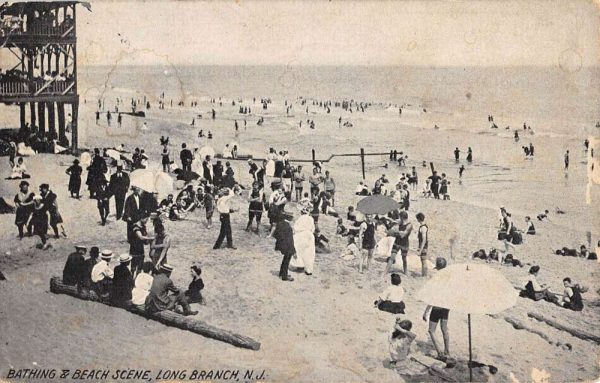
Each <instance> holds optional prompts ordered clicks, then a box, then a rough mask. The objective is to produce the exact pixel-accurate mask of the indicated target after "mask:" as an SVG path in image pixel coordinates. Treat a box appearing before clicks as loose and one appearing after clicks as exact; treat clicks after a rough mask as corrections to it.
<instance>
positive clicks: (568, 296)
mask: <svg viewBox="0 0 600 383" xmlns="http://www.w3.org/2000/svg"><path fill="white" fill-rule="evenodd" d="M563 286H565V291H564V293H563V298H562V302H561V305H562V307H564V308H566V309H569V310H573V311H581V310H583V298H582V297H581V293H583V292H585V290H584V289H582V288H581V287H580V286H579V285H578V284H573V282H572V281H571V278H569V277H567V278H565V279H563Z"/></svg>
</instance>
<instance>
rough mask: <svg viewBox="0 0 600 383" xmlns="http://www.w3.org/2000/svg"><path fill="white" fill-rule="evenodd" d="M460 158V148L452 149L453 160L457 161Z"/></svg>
mask: <svg viewBox="0 0 600 383" xmlns="http://www.w3.org/2000/svg"><path fill="white" fill-rule="evenodd" d="M459 160H460V150H459V149H458V148H455V149H454V161H456V162H458V161H459Z"/></svg>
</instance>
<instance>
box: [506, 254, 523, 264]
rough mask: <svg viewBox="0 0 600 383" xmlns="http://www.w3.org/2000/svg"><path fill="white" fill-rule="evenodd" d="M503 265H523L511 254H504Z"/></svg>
mask: <svg viewBox="0 0 600 383" xmlns="http://www.w3.org/2000/svg"><path fill="white" fill-rule="evenodd" d="M503 265H505V266H512V267H523V263H521V261H519V260H518V259H516V258H514V257H513V255H512V254H506V257H504V263H503Z"/></svg>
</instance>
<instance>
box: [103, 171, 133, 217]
mask: <svg viewBox="0 0 600 383" xmlns="http://www.w3.org/2000/svg"><path fill="white" fill-rule="evenodd" d="M108 190H109V191H110V194H111V195H113V196H115V205H116V207H117V208H116V214H117V219H121V216H122V215H123V203H124V202H125V195H126V194H127V190H129V175H128V174H127V173H125V172H123V166H121V165H118V166H117V172H116V173H115V174H113V175H112V176H110V182H109V184H108Z"/></svg>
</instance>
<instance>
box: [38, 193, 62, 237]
mask: <svg viewBox="0 0 600 383" xmlns="http://www.w3.org/2000/svg"><path fill="white" fill-rule="evenodd" d="M56 198H57V197H56V194H55V193H54V192H53V191H52V190H48V191H47V192H46V194H43V195H42V202H43V204H44V209H46V211H47V212H48V215H49V216H50V226H51V227H52V230H53V231H54V236H55V237H56V238H58V225H59V224H61V223H63V219H62V216H61V215H60V213H59V212H58V203H57V201H56Z"/></svg>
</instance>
